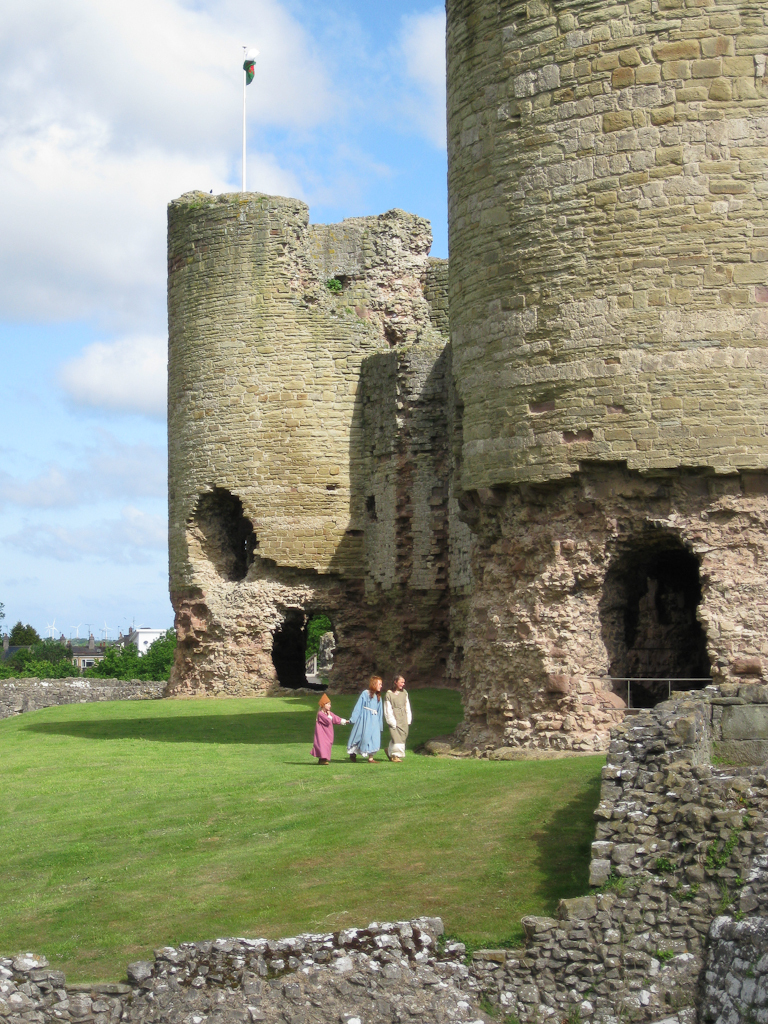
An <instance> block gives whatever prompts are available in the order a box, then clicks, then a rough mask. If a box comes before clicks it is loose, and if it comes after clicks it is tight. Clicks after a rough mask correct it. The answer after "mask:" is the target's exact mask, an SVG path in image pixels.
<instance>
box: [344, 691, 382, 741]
mask: <svg viewBox="0 0 768 1024" xmlns="http://www.w3.org/2000/svg"><path fill="white" fill-rule="evenodd" d="M349 720H350V722H351V723H352V732H351V733H350V734H349V742H348V743H347V753H348V754H362V755H363V757H369V756H370V755H371V754H375V753H376V751H377V750H378V749H379V748H380V747H381V734H382V731H383V729H384V703H383V701H382V700H381V698H380V697H379V695H378V694H377V693H374V694H373V696H371V693H370V691H369V690H363V692H362V693H361V694H360V696H359V697H358V699H357V704H355V707H354V710H353V712H352V714H351V715H350V716H349Z"/></svg>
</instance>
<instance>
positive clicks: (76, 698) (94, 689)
mask: <svg viewBox="0 0 768 1024" xmlns="http://www.w3.org/2000/svg"><path fill="white" fill-rule="evenodd" d="M165 685H166V684H165V683H148V682H144V681H142V680H140V679H132V680H130V681H129V682H123V681H122V680H119V679H83V678H82V676H79V677H78V676H73V677H72V678H68V679H35V678H32V679H2V680H0V718H10V717H11V716H12V715H20V714H22V713H23V712H25V711H37V710H38V708H51V707H57V706H58V705H60V704H91V703H93V702H96V701H103V700H158V699H159V698H160V697H162V696H163V691H164V690H165Z"/></svg>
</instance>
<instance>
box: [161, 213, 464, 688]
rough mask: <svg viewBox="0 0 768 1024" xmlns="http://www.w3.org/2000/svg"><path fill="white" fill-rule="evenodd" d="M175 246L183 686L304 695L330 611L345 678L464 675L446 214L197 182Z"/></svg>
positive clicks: (177, 586)
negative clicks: (336, 215)
mask: <svg viewBox="0 0 768 1024" xmlns="http://www.w3.org/2000/svg"><path fill="white" fill-rule="evenodd" d="M168 244H169V250H168V251H169V323H170V354H169V443H170V483H169V492H170V550H171V597H172V600H173V603H174V606H175V608H176V613H177V619H176V625H177V632H178V635H179V646H178V651H177V656H176V663H175V666H174V669H173V673H172V678H171V687H170V692H171V693H180V692H191V693H221V694H234V693H237V694H259V693H265V692H267V691H269V690H270V688H271V687H273V686H274V685H275V684H276V682H277V680H278V677H282V678H281V679H280V681H282V682H286V681H287V682H288V684H289V685H296V684H297V683H298V682H300V681H301V678H300V677H301V675H302V674H303V656H302V655H303V652H302V650H301V648H302V637H303V635H304V634H303V631H304V629H305V626H306V622H307V619H308V617H309V616H311V615H312V614H314V613H320V612H322V613H325V614H327V615H329V616H330V618H331V620H332V623H333V630H334V635H335V639H336V645H337V646H336V653H335V657H334V665H333V669H332V671H331V681H332V684H333V685H334V686H336V687H337V688H345V687H359V686H360V685H361V684H362V682H363V680H364V678H365V677H366V676H367V675H368V674H369V673H370V672H372V671H374V670H378V671H379V672H384V673H385V674H390V673H394V672H395V671H401V672H403V673H404V674H406V676H407V677H408V679H409V683H410V684H411V685H419V684H421V685H423V684H429V683H431V684H435V683H438V684H445V683H446V682H448V683H449V684H450V683H451V682H452V681H454V682H455V678H454V676H453V675H452V672H453V663H452V661H451V643H452V641H451V622H450V614H449V608H450V602H449V595H448V590H449V587H450V586H451V585H453V586H454V587H459V586H461V585H463V578H464V577H467V575H468V572H469V567H468V557H467V555H466V554H464V560H463V561H464V568H463V569H461V570H459V573H458V578H457V574H456V573H455V572H454V573H453V575H452V574H451V573H450V571H449V561H450V557H451V553H454V554H456V553H458V554H459V556H460V555H461V554H462V553H466V552H468V548H469V531H468V529H467V527H466V526H465V524H463V523H462V522H461V521H460V519H459V515H458V512H459V509H458V504H457V501H456V498H455V494H454V493H453V491H452V487H451V482H450V481H451V478H452V465H453V464H452V460H453V446H452V444H451V442H450V438H449V434H448V426H447V424H448V421H449V418H450V416H451V411H450V407H451V403H452V380H451V375H450V355H449V352H448V351H447V350H446V341H447V337H446V334H445V333H444V332H445V330H446V325H447V274H446V266H445V263H444V262H443V261H439V260H434V259H430V257H429V255H428V254H429V249H430V245H431V232H430V229H429V224H428V223H427V222H426V221H424V220H422V219H420V218H418V217H414V216H411V215H409V214H405V213H402V212H401V211H396V210H395V211H390V213H387V214H384V215H382V216H380V217H372V218H357V219H354V218H353V219H350V220H347V221H344V222H343V223H342V224H337V225H312V226H310V225H309V224H308V211H307V208H306V206H304V204H302V203H299V202H297V201H295V200H288V199H281V198H278V197H269V196H261V195H256V194H247V195H245V196H241V195H227V196H216V197H210V196H208V195H205V194H201V193H190V194H189V195H186V196H183V197H182V198H181V199H179V200H177V201H176V202H174V203H172V204H171V205H170V207H169V243H168ZM329 282H330V286H329ZM278 642H280V643H281V644H282V647H281V651H282V653H280V654H279V655H277V654H275V655H274V657H273V653H274V648H275V644H276V643H278ZM291 672H293V673H294V675H295V676H296V678H290V675H291Z"/></svg>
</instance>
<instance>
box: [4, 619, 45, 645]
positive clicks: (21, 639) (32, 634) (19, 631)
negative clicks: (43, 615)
mask: <svg viewBox="0 0 768 1024" xmlns="http://www.w3.org/2000/svg"><path fill="white" fill-rule="evenodd" d="M40 639H41V637H40V634H39V633H38V632H37V630H36V629H35V628H34V626H30V624H29V623H27V624H26V626H24V625H22V622H21V619H19V621H18V622H17V623H16V625H15V626H14V627H13V629H12V630H11V635H10V636H9V638H8V641H9V643H10V645H11V647H31V646H32V644H39V643H40Z"/></svg>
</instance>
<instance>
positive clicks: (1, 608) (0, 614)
mask: <svg viewBox="0 0 768 1024" xmlns="http://www.w3.org/2000/svg"><path fill="white" fill-rule="evenodd" d="M4 618H5V605H4V604H3V602H2V601H0V622H2V621H3V619H4Z"/></svg>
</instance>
